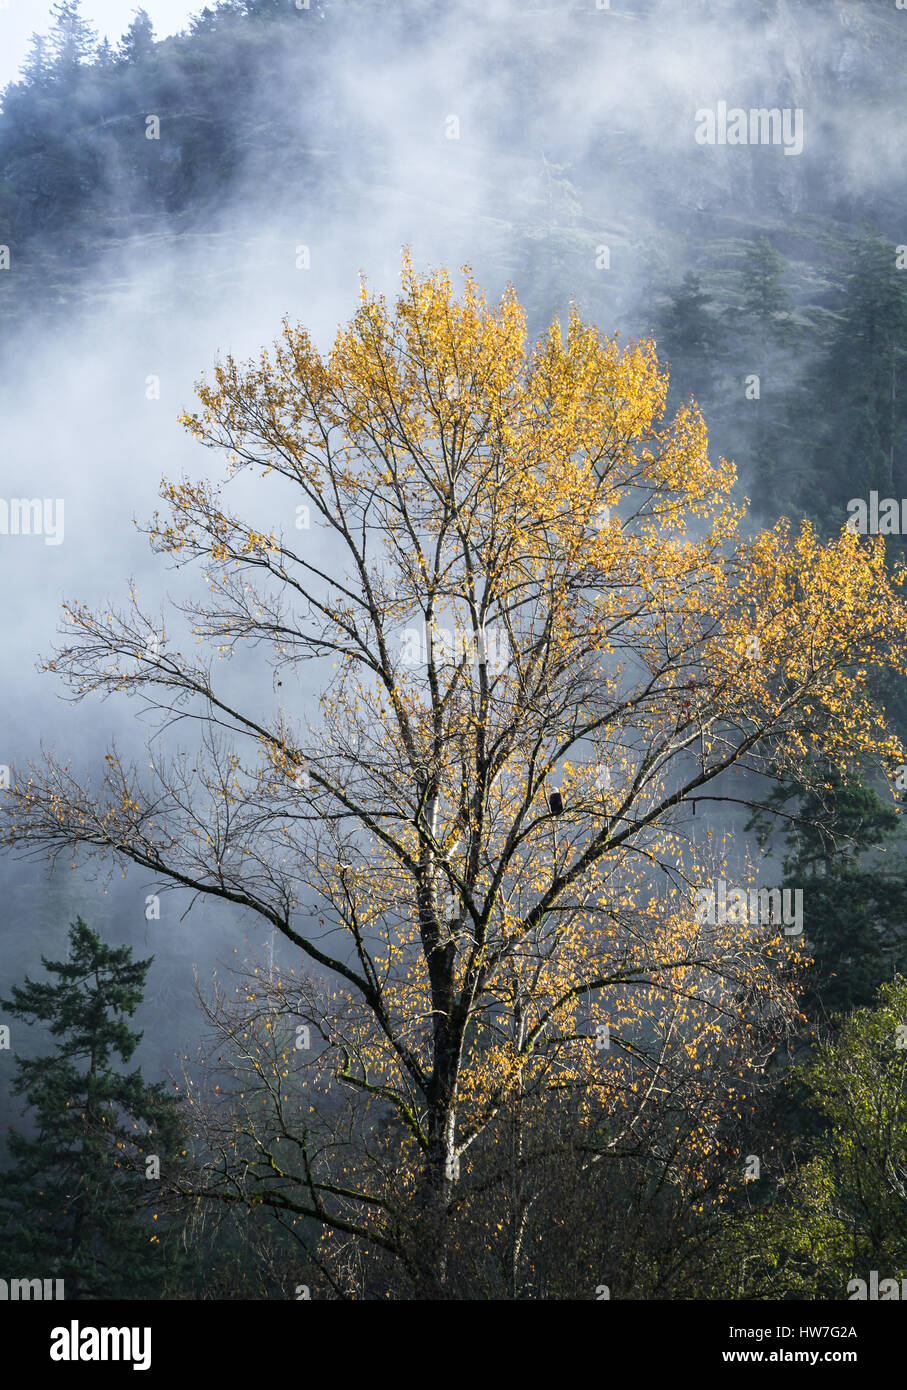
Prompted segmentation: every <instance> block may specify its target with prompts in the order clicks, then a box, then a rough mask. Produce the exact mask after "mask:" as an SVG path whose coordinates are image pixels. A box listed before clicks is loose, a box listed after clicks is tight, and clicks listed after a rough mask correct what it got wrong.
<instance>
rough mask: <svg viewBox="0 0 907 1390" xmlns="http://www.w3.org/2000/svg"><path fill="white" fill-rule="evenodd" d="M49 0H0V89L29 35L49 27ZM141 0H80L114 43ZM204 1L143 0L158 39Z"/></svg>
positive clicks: (10, 76) (25, 51)
mask: <svg viewBox="0 0 907 1390" xmlns="http://www.w3.org/2000/svg"><path fill="white" fill-rule="evenodd" d="M51 4H52V0H0V88H2V87H5V86H6V84H7V82H11V81H12V80H13V79H14V78H15V76H16V74H17V72H18V71H19V66H20V64H21V63H22V61H23V59H24V58H25V57H26V55H27V54H28V41H29V39H30V38H31V36H32V34H35V33H38V34H45V33H47V31H48V29H49V28H50V10H51ZM140 4H141V0H82V13H83V15H84V16H85V18H86V19H87V20H90V22H91V23H92V24H93V25H94V27H95V28H96V29H97V31H98V34H99V36H100V37H101V38H103V37H104V36H105V34H106V36H107V38H109V39H110V42H111V43H116V42H117V40H118V39H119V38H120V36H121V35H122V34H123V33H124V32H125V31H126V29H128V27H129V24H130V21H131V19H132V15H133V12H134V11H135V10H136V9H138V8H139V7H140ZM204 6H205V0H144V4H141V8H142V9H145V10H147V11H148V13H149V15H150V16H151V22H152V23H153V25H154V29H155V33H156V34H157V36H158V37H159V38H164V37H166V35H167V34H175V33H178V32H179V30H180V29H182V28H183V27H184V25H185V24H186V21H187V20H188V18H189V16H190V15H191V14H197V13H198V11H199V10H201V9H204Z"/></svg>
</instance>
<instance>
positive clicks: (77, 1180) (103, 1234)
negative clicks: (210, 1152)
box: [0, 917, 182, 1298]
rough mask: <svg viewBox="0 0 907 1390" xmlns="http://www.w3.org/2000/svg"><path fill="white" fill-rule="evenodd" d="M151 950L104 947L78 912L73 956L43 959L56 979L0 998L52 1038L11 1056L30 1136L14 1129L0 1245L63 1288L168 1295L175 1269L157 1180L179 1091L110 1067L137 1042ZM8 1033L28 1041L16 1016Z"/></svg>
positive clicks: (173, 1135)
mask: <svg viewBox="0 0 907 1390" xmlns="http://www.w3.org/2000/svg"><path fill="white" fill-rule="evenodd" d="M151 959H152V958H149V959H148V960H140V961H134V960H133V959H132V948H131V947H130V946H117V947H113V946H107V945H105V944H104V943H103V942H102V941H101V939H100V937H99V936H98V934H97V933H96V932H94V931H92V930H91V928H90V927H88V926H87V925H86V923H85V922H84V921H83V920H82V919H81V917H80V918H78V919H77V920H76V922H75V924H74V925H73V926H72V927H71V929H70V933H69V956H68V958H67V959H66V960H58V961H55V960H47V959H46V958H44V957H42V963H43V965H44V967H45V969H46V970H47V971H48V973H49V975H50V976H51V977H53V978H52V979H50V980H47V981H34V980H31V979H29V978H28V977H27V976H26V980H25V984H24V986H19V985H15V986H14V987H13V989H12V991H11V994H10V997H9V998H8V999H0V1007H2V1008H3V1009H4V1010H5V1012H6V1014H7V1015H8V1016H11V1017H12V1018H13V1019H19V1020H21V1021H22V1022H24V1023H26V1024H28V1025H29V1026H31V1025H32V1024H34V1023H44V1024H46V1025H48V1027H49V1030H50V1033H51V1034H52V1035H53V1037H54V1038H55V1039H57V1043H56V1047H55V1049H54V1051H53V1052H51V1053H50V1054H49V1055H43V1056H40V1057H37V1058H35V1059H27V1058H25V1057H24V1056H21V1055H20V1056H18V1057H17V1059H16V1075H15V1079H14V1080H13V1083H12V1090H13V1093H14V1094H16V1095H20V1096H23V1097H24V1098H25V1101H26V1104H27V1106H28V1108H29V1110H31V1112H32V1115H33V1127H34V1133H33V1136H32V1137H28V1136H27V1135H26V1134H23V1133H20V1132H19V1131H18V1130H15V1129H11V1130H10V1133H9V1136H8V1148H9V1152H10V1155H11V1158H12V1164H11V1166H9V1167H8V1168H7V1169H6V1171H4V1172H3V1173H0V1222H2V1228H3V1241H2V1243H3V1247H4V1251H5V1255H6V1260H7V1263H8V1264H9V1266H10V1268H13V1267H15V1269H16V1271H18V1272H20V1273H21V1275H22V1277H29V1278H50V1277H52V1276H53V1277H56V1278H61V1279H63V1280H64V1287H65V1296H66V1297H67V1298H123V1297H138V1296H146V1297H147V1296H152V1297H153V1296H155V1294H157V1296H161V1287H162V1284H163V1282H164V1280H165V1276H166V1272H167V1270H168V1269H169V1268H170V1267H171V1266H172V1256H171V1253H170V1250H169V1245H168V1242H167V1236H166V1233H165V1231H164V1230H163V1225H164V1223H163V1221H160V1222H159V1221H158V1219H157V1218H158V1217H159V1216H160V1210H159V1206H160V1203H159V1201H157V1200H156V1199H157V1198H158V1196H159V1194H160V1191H161V1182H160V1181H159V1180H156V1179H159V1178H160V1177H162V1176H163V1171H162V1170H163V1166H164V1164H165V1163H166V1164H167V1165H168V1167H169V1166H170V1165H172V1164H173V1163H174V1162H176V1161H177V1158H176V1155H178V1153H179V1145H180V1142H181V1133H182V1130H181V1122H180V1116H179V1109H178V1107H179V1101H178V1100H177V1099H176V1098H175V1097H173V1096H170V1095H168V1094H167V1093H166V1089H165V1086H164V1083H162V1082H157V1083H154V1084H151V1085H149V1084H147V1083H146V1082H145V1081H144V1080H143V1078H142V1075H141V1071H140V1070H135V1071H132V1072H130V1073H129V1074H128V1075H126V1074H123V1073H122V1072H121V1071H118V1070H116V1068H115V1066H114V1058H115V1057H118V1058H119V1059H120V1061H121V1062H123V1063H124V1064H125V1063H127V1062H128V1061H129V1060H130V1058H131V1057H132V1055H133V1053H134V1051H135V1049H136V1047H137V1046H138V1044H139V1042H140V1040H141V1037H142V1034H141V1033H137V1032H135V1031H134V1030H133V1029H132V1028H131V1027H130V1026H129V1022H128V1020H129V1019H130V1018H131V1017H132V1015H133V1014H134V1013H135V1011H136V1009H137V1008H138V1006H139V1004H140V1003H141V1000H142V991H143V988H144V984H145V977H146V975H147V972H148V968H149V966H150V965H151ZM12 1034H13V1037H14V1039H15V1038H16V1036H17V1035H18V1036H20V1037H21V1031H20V1030H17V1029H16V1028H15V1026H13V1029H12ZM165 1155H166V1156H167V1157H166V1158H165ZM159 1226H160V1227H161V1229H159Z"/></svg>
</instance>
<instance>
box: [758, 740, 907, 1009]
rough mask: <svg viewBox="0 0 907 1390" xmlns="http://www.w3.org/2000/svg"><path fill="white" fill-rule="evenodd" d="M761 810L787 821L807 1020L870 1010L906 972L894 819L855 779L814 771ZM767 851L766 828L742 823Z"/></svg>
mask: <svg viewBox="0 0 907 1390" xmlns="http://www.w3.org/2000/svg"><path fill="white" fill-rule="evenodd" d="M769 805H770V806H771V807H772V808H773V809H774V810H775V811H777V812H781V813H783V814H784V815H785V816H788V817H790V819H789V820H788V824H789V827H790V828H789V830H788V832H787V835H786V837H785V845H786V853H785V855H784V863H783V872H784V883H785V887H787V888H791V889H797V888H799V889H801V890H802V892H803V917H804V928H803V929H804V936H805V937H806V939H807V941H808V943H809V948H810V953H811V955H812V956H813V959H814V965H813V967H812V969H811V970H810V971H809V972H808V975H807V980H806V990H805V994H804V1005H805V1007H806V1009H807V1011H808V1012H809V1013H811V1014H813V1015H817V1016H821V1015H823V1014H825V1013H826V1012H828V1011H831V1010H835V1011H838V1010H849V1009H852V1008H855V1007H859V1006H863V1005H867V1004H869V1003H870V1002H871V1001H872V999H873V998H874V996H875V992H876V990H877V989H878V987H879V985H880V984H881V983H882V981H884V980H886V979H890V978H891V976H892V974H893V973H894V972H895V971H905V970H907V864H905V861H904V857H903V855H902V854H901V853H900V852H899V851H898V848H897V845H896V838H895V837H896V835H897V832H898V829H899V827H900V817H899V816H898V814H897V812H896V811H895V810H894V808H893V807H891V806H886V805H885V804H884V802H883V801H882V800H881V798H880V797H879V795H878V793H877V792H876V791H875V790H874V789H873V788H872V787H870V786H868V785H867V784H866V782H864V781H863V780H862V779H861V778H860V777H858V776H854V777H851V778H849V779H846V780H845V779H844V778H843V777H842V776H841V774H840V773H839V772H838V771H836V769H835V768H833V767H830V766H823V767H821V768H815V767H814V768H813V769H812V772H811V775H810V776H809V778H808V779H807V778H798V779H794V778H784V779H782V781H781V782H780V783H779V784H778V786H777V787H776V789H775V791H774V792H773V793H772V796H771V797H770V798H769ZM748 828H750V829H753V828H755V829H756V831H757V833H758V834H759V838H760V841H761V843H762V845H763V847H765V845H766V844H767V842H768V839H769V837H770V834H771V828H772V826H771V822H770V821H769V820H768V819H767V818H766V816H765V815H764V814H758V815H757V816H755V817H754V818H753V820H752V821H751V822H750V826H749V827H748Z"/></svg>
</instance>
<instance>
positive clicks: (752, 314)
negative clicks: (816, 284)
mask: <svg viewBox="0 0 907 1390" xmlns="http://www.w3.org/2000/svg"><path fill="white" fill-rule="evenodd" d="M783 273H784V261H783V260H782V258H781V256H780V255H779V254H778V252H777V251H776V250H775V248H774V247H773V246H772V244H771V242H770V241H769V240H768V238H767V237H764V236H763V237H760V238H759V240H758V241H757V242H756V243H755V244H754V245H752V246H750V247H748V249H747V252H746V255H745V256H744V261H743V270H742V281H743V285H742V288H743V315H744V318H745V320H746V322H747V324H748V325H750V326H751V328H753V329H755V332H756V335H757V336H758V337H759V339H760V340H761V341H762V342H763V343H767V342H768V341H769V340H770V339H771V338H773V337H783V336H784V335H785V333H786V330H787V328H788V323H789V318H790V313H791V308H792V305H791V299H790V295H789V294H788V293H787V290H786V289H785V288H784V286H783V284H782V275H783Z"/></svg>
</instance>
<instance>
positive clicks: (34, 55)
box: [20, 34, 53, 87]
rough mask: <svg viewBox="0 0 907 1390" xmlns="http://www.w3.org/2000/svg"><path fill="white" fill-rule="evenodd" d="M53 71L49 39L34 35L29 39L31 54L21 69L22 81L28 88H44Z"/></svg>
mask: <svg viewBox="0 0 907 1390" xmlns="http://www.w3.org/2000/svg"><path fill="white" fill-rule="evenodd" d="M52 71H53V63H52V61H51V56H50V53H49V45H48V42H47V39H45V38H44V37H43V36H42V35H41V34H32V36H31V38H30V39H29V54H28V57H27V58H26V60H25V62H24V63H23V64H22V67H21V69H20V77H21V81H22V82H23V83H24V84H25V85H26V86H28V87H43V86H44V85H45V84H46V83H47V81H48V80H49V78H50V77H51V74H52Z"/></svg>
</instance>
